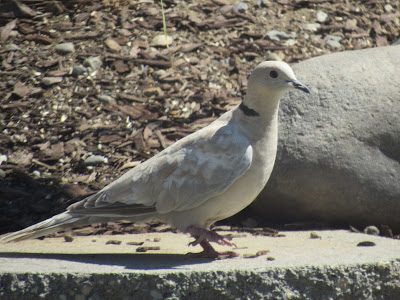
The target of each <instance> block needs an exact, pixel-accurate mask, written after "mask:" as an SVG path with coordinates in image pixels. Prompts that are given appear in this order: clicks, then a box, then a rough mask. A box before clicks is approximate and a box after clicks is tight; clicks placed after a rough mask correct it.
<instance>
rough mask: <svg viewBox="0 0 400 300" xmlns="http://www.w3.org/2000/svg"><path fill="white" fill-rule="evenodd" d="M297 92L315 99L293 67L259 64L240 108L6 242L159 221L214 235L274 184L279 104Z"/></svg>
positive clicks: (181, 228)
mask: <svg viewBox="0 0 400 300" xmlns="http://www.w3.org/2000/svg"><path fill="white" fill-rule="evenodd" d="M293 88H296V89H300V90H302V91H305V92H309V91H308V89H307V87H305V86H304V85H303V84H301V83H300V82H298V81H297V80H296V78H295V76H294V74H293V71H292V69H291V68H290V67H289V65H287V64H286V63H283V62H263V63H261V64H259V65H258V66H257V67H256V68H255V70H254V71H253V72H252V74H251V76H250V78H249V82H248V91H247V95H246V97H245V99H244V100H243V102H242V104H241V105H240V106H237V107H236V108H234V109H233V110H231V111H229V112H227V113H225V114H223V115H222V116H221V117H220V118H219V119H217V120H216V121H214V122H213V123H211V124H210V125H208V126H207V127H205V128H203V129H201V130H199V131H197V132H195V133H193V134H191V135H189V136H187V137H185V138H183V139H181V140H180V141H178V142H176V143H175V144H173V145H172V146H170V147H168V148H167V149H165V150H164V151H162V152H160V153H159V154H157V155H156V156H154V157H152V158H151V159H149V160H147V161H146V162H144V163H142V164H141V165H139V166H137V167H136V168H134V169H132V170H130V171H129V172H127V173H125V174H124V175H123V176H122V177H120V178H119V179H118V180H116V181H114V182H113V183H111V184H109V185H108V186H106V187H105V188H104V189H102V190H101V191H99V192H98V193H96V194H94V195H92V196H90V197H88V198H87V199H84V200H82V201H80V202H78V203H76V204H73V205H71V206H69V207H68V209H67V212H65V213H62V214H60V215H57V216H54V217H53V218H50V219H48V220H45V221H43V222H41V223H38V224H36V225H32V226H30V227H28V228H26V229H23V230H21V231H18V232H15V233H10V234H8V235H5V236H3V237H2V238H0V241H6V242H9V241H17V240H23V239H27V238H34V237H39V236H43V235H45V234H49V233H52V232H56V231H59V230H62V229H65V228H68V227H72V226H78V225H85V224H90V223H94V222H105V221H115V220H119V219H125V220H133V221H137V220H145V219H159V220H162V221H165V222H168V223H170V224H172V225H173V226H175V227H177V228H178V229H179V230H181V231H185V230H186V229H187V228H188V227H189V226H196V227H200V228H205V229H208V228H209V227H210V226H211V225H212V224H213V223H214V222H216V221H218V220H221V219H224V218H227V217H229V216H231V215H234V214H235V213H237V212H239V211H240V210H242V209H243V208H245V207H246V206H247V205H249V204H250V203H251V202H252V201H253V200H254V199H255V198H256V196H257V195H258V194H259V192H260V191H261V190H262V188H263V187H264V186H265V184H266V183H267V181H268V178H269V176H270V174H271V172H272V168H273V165H274V161H275V156H276V150H277V139H278V135H277V132H278V121H277V119H278V107H279V99H280V97H281V96H282V95H283V93H285V92H286V91H288V90H290V89H293Z"/></svg>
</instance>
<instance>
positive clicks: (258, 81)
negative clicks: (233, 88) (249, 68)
mask: <svg viewBox="0 0 400 300" xmlns="http://www.w3.org/2000/svg"><path fill="white" fill-rule="evenodd" d="M291 89H298V90H301V91H303V92H306V93H310V90H309V89H308V88H307V87H306V86H305V85H304V84H302V83H301V82H300V81H298V80H297V79H296V76H295V75H294V73H293V70H292V68H291V67H290V66H289V65H288V64H287V63H285V62H282V61H264V62H262V63H260V64H259V65H258V66H257V67H256V68H255V69H254V71H253V72H252V73H251V75H250V78H249V82H248V87H247V92H248V93H252V91H254V90H256V91H259V92H262V93H263V94H269V95H271V94H276V95H277V96H278V97H279V98H280V96H282V94H283V93H285V92H286V91H289V90H291Z"/></svg>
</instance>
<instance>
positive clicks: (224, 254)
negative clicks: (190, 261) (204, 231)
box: [189, 240, 239, 259]
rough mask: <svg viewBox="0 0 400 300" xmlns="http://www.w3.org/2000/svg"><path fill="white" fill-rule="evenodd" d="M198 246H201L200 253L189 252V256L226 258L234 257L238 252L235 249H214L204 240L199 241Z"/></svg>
mask: <svg viewBox="0 0 400 300" xmlns="http://www.w3.org/2000/svg"><path fill="white" fill-rule="evenodd" d="M199 244H200V246H201V247H202V248H203V251H202V252H200V253H190V254H189V255H190V256H191V257H197V258H198V257H201V258H211V259H226V258H234V257H238V256H239V254H238V253H236V252H235V251H221V252H219V251H216V250H215V249H214V248H213V247H212V246H211V244H210V243H209V242H208V241H206V240H202V241H201V242H199Z"/></svg>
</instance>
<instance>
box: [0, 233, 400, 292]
mask: <svg viewBox="0 0 400 300" xmlns="http://www.w3.org/2000/svg"><path fill="white" fill-rule="evenodd" d="M220 233H221V234H225V233H230V234H233V235H234V238H233V242H234V243H236V245H237V246H238V249H237V250H236V251H237V252H238V253H239V254H240V255H241V257H239V258H234V259H225V260H209V259H204V258H194V257H191V256H188V255H186V253H187V252H188V251H192V252H199V251H200V250H201V248H200V247H199V246H196V247H187V244H188V243H189V242H190V241H191V240H192V239H191V238H190V237H189V236H187V235H184V234H174V233H149V234H140V235H124V236H120V235H113V236H96V237H93V236H89V237H77V238H75V239H74V241H73V242H71V243H67V242H65V241H64V239H63V238H53V239H45V240H43V241H40V240H30V241H24V242H19V243H13V244H1V245H0V299H37V298H42V299H205V298H209V299H343V298H351V299H368V298H370V299H399V296H398V295H400V241H399V240H393V239H388V238H383V237H377V236H371V235H365V234H356V233H350V232H347V231H343V230H338V231H316V233H317V234H318V235H319V236H320V238H314V239H312V238H310V234H311V232H310V231H298V232H281V234H283V235H284V236H282V237H267V236H254V235H252V234H249V233H239V232H233V233H232V232H220ZM109 240H116V241H121V244H119V245H114V244H106V242H107V241H109ZM365 241H368V242H372V243H374V244H375V246H369V247H360V246H357V245H358V244H359V243H360V242H365ZM129 242H136V243H137V242H143V245H142V246H149V247H159V250H150V251H148V252H146V253H138V252H136V249H137V248H138V247H140V246H133V245H129V244H127V243H129ZM216 248H217V249H218V250H230V249H229V248H228V247H216ZM264 250H269V253H267V254H265V255H261V256H258V257H253V258H246V256H254V254H256V253H257V252H259V251H264Z"/></svg>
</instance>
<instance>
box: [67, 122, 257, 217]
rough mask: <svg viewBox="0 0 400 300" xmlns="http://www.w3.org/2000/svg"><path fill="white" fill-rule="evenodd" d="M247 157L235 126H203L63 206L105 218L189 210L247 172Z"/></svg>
mask: <svg viewBox="0 0 400 300" xmlns="http://www.w3.org/2000/svg"><path fill="white" fill-rule="evenodd" d="M252 155H253V150H252V147H251V145H250V143H249V141H248V140H247V139H246V138H245V137H244V136H243V135H242V134H240V130H239V129H238V128H237V126H235V124H232V123H230V122H228V123H227V124H224V125H222V126H207V127H205V128H203V129H201V130H199V131H198V132H196V133H194V134H192V135H190V136H187V137H186V138H183V139H182V140H180V141H178V142H177V143H175V144H174V145H172V146H170V147H169V148H167V149H165V150H164V151H162V152H160V153H159V154H157V155H156V156H154V157H152V158H151V159H149V160H147V161H146V162H144V163H142V164H140V165H139V166H137V167H136V168H134V169H132V170H130V171H128V172H127V173H125V174H124V175H123V176H122V177H120V178H119V179H118V180H116V181H115V182H113V183H111V184H110V185H108V186H107V187H105V188H104V189H103V190H101V191H100V192H99V193H97V194H94V195H92V196H90V197H89V198H87V199H85V200H82V201H80V202H78V203H76V204H73V205H71V206H70V207H69V208H68V210H69V211H70V212H73V213H81V214H98V215H108V216H110V215H112V216H117V215H127V214H131V215H135V214H137V215H139V214H146V213H154V212H157V213H168V212H170V211H172V210H178V211H184V210H188V209H191V208H194V207H196V206H198V205H200V204H202V203H203V202H204V201H206V200H208V199H210V198H211V197H213V196H216V195H218V194H220V193H223V192H224V191H225V190H226V189H227V188H228V187H229V186H230V185H231V184H232V183H233V182H234V181H235V180H237V179H238V178H239V177H240V176H241V175H243V174H244V173H245V172H246V171H247V169H248V168H249V167H250V165H251V161H252Z"/></svg>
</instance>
